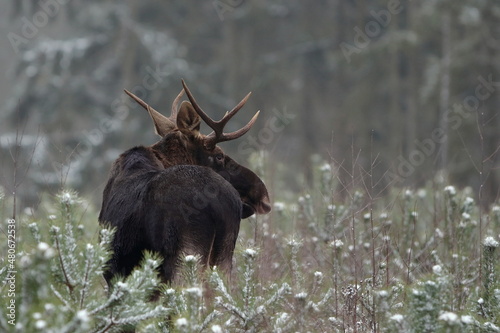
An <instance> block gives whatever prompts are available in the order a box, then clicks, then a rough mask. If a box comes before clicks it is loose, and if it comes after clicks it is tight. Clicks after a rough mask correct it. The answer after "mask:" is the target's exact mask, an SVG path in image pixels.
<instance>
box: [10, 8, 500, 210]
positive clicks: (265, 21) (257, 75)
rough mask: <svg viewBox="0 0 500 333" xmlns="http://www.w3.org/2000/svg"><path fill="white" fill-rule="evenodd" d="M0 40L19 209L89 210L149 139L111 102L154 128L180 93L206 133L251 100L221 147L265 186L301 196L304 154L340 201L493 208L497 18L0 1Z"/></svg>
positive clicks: (499, 175)
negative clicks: (475, 202)
mask: <svg viewBox="0 0 500 333" xmlns="http://www.w3.org/2000/svg"><path fill="white" fill-rule="evenodd" d="M0 28H1V32H2V33H1V34H0V35H1V38H0V70H1V75H2V79H1V80H0V94H1V96H2V100H3V103H2V106H1V107H0V110H1V111H0V154H1V155H0V156H1V161H0V167H1V174H0V176H1V179H0V182H1V185H2V186H3V187H4V188H5V191H8V192H12V191H13V190H14V188H15V187H16V185H15V183H16V184H17V185H19V189H18V192H19V195H20V197H21V198H22V199H23V200H24V201H23V203H24V205H36V203H37V202H38V196H39V193H42V192H46V191H49V192H52V193H56V192H57V190H58V189H59V188H60V187H61V184H66V185H67V186H70V187H73V188H75V189H76V190H78V191H79V192H80V193H81V194H82V196H85V197H89V198H90V197H92V198H94V199H95V202H96V203H99V202H100V198H101V193H102V189H103V186H104V183H105V182H106V180H107V176H108V171H109V168H110V166H111V163H112V161H113V160H114V159H115V158H116V157H117V156H118V154H119V153H121V152H123V151H124V150H126V149H128V148H130V147H132V146H135V145H140V144H143V145H149V144H152V143H154V142H155V140H156V137H155V134H154V133H153V127H152V124H151V122H150V119H149V117H148V116H147V113H146V112H145V111H144V110H142V109H140V108H139V107H138V106H136V105H135V104H133V103H132V102H130V101H129V98H128V97H126V96H125V95H124V93H123V89H124V88H125V89H128V90H131V91H132V92H134V93H136V94H137V95H138V96H140V97H141V98H143V99H144V100H146V101H147V102H149V104H150V105H152V106H153V107H155V108H156V109H157V110H159V111H163V112H165V113H168V112H169V110H170V105H171V103H172V100H173V98H174V97H175V96H176V95H177V93H178V92H179V91H180V89H181V78H184V79H185V80H186V82H187V83H188V85H189V87H190V88H191V90H192V91H193V93H194V95H195V96H196V98H197V100H198V102H199V104H200V105H201V106H202V107H203V108H204V109H205V110H206V111H207V112H208V113H209V114H210V115H211V116H212V117H214V118H218V117H222V115H223V114H224V112H225V110H227V109H230V108H231V107H232V106H234V105H235V104H236V103H237V102H238V101H239V100H240V99H241V98H242V97H243V96H244V95H245V94H246V93H247V92H248V91H252V92H253V95H252V97H251V98H250V100H249V101H248V103H247V105H246V106H245V108H244V111H242V112H240V114H239V115H238V116H237V117H236V119H234V120H233V121H232V123H231V126H234V128H237V127H241V126H242V125H243V124H245V123H246V122H247V121H248V120H249V119H250V117H251V116H252V115H253V114H254V112H255V111H256V110H258V109H260V110H262V113H261V115H260V119H259V120H258V122H257V124H256V125H255V126H254V128H253V129H252V131H250V132H249V133H248V134H247V135H246V136H245V137H243V138H242V139H240V140H237V141H239V142H231V143H225V144H223V145H222V147H223V148H224V149H225V150H226V152H227V153H228V154H230V155H231V156H232V157H234V158H235V159H236V160H238V161H239V162H240V163H242V164H248V160H249V159H250V158H251V156H252V154H253V153H257V152H259V151H266V152H267V156H268V160H267V164H268V165H269V166H271V169H272V170H273V172H274V175H273V177H271V179H266V181H267V182H269V183H272V182H274V181H275V180H274V178H276V179H277V178H279V179H282V181H283V182H284V183H285V184H286V186H287V187H288V188H289V189H291V190H295V191H300V190H302V189H304V188H307V186H308V184H310V178H311V177H312V175H310V173H311V172H310V171H309V170H310V167H309V165H310V161H311V156H313V155H319V156H321V157H322V158H323V159H325V160H328V161H331V163H332V164H334V165H335V166H336V167H338V169H339V173H338V177H339V179H340V180H341V182H342V184H347V183H349V182H350V181H352V179H361V178H363V177H365V176H366V175H373V178H372V179H373V180H374V181H373V182H374V187H376V188H377V189H378V190H380V191H383V190H384V189H386V188H387V187H388V186H392V185H395V186H410V187H411V186H418V185H422V184H423V183H426V182H428V181H434V180H435V179H436V175H439V177H440V181H442V182H448V181H449V182H451V183H453V184H456V185H459V186H473V188H474V189H475V193H478V194H479V193H481V197H480V198H478V199H480V200H482V201H483V203H490V202H493V201H495V200H496V199H497V198H498V196H499V193H498V190H499V186H498V185H499V182H500V170H498V169H499V168H498V167H499V165H500V164H499V162H500V161H499V156H498V154H497V152H498V149H499V147H500V131H499V129H500V117H498V115H499V110H500V3H499V2H497V1H486V0H485V1H471V0H422V1H401V2H400V1H397V0H389V1H380V0H362V1H361V0H350V1H343V0H322V1H311V2H307V3H306V2H305V1H298V0H288V1H281V0H268V1H261V0H254V1H244V0H214V1H203V2H195V1H165V2H161V1H152V0H144V1H140V2H139V1H131V0H129V1H117V0H107V1H102V0H101V1H91V0H87V1H83V0H39V1H38V0H12V1H2V2H0ZM16 131H18V139H17V140H16ZM205 131H207V130H206V129H205ZM21 134H23V135H22V141H20V137H21ZM13 161H15V163H14V162H13ZM16 165H17V170H18V172H17V175H16V176H15V177H14V168H15V166H16ZM353 165H354V167H353ZM28 168H29V171H28V172H27V173H26V174H25V171H24V170H27V169H28ZM298 174H304V175H306V176H305V177H299V176H297V175H298ZM21 182H22V184H21ZM482 185H484V186H483V187H481V186H482ZM273 187H274V186H271V188H273ZM480 188H481V191H480V190H479V189H480ZM274 195H275V196H278V195H279V194H277V193H274Z"/></svg>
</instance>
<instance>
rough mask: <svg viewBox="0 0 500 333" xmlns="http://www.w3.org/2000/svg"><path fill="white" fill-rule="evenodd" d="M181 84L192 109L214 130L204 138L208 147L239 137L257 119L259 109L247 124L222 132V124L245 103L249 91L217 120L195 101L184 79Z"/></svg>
mask: <svg viewBox="0 0 500 333" xmlns="http://www.w3.org/2000/svg"><path fill="white" fill-rule="evenodd" d="M182 86H183V87H184V90H185V91H186V94H187V96H188V98H189V101H190V102H191V104H192V105H193V107H194V109H195V110H196V112H197V113H198V115H199V116H200V117H201V118H202V119H203V121H205V123H206V124H207V125H208V126H210V128H212V129H213V130H214V132H212V133H210V134H209V135H208V136H207V138H206V145H207V146H208V147H213V146H215V145H216V144H217V143H218V142H224V141H229V140H234V139H237V138H239V137H240V136H242V135H244V134H245V133H246V132H248V130H250V128H251V127H252V126H253V124H254V123H255V121H256V120H257V117H258V116H259V113H260V111H257V113H256V114H255V115H254V116H253V117H252V119H250V121H249V122H248V124H246V125H245V126H244V127H242V128H240V129H239V130H237V131H234V132H231V133H224V126H225V125H226V124H227V122H228V121H229V120H230V119H231V118H232V117H233V116H234V115H235V114H236V113H237V112H238V111H239V110H240V109H241V108H242V107H243V105H245V103H246V102H247V100H248V98H249V97H250V95H251V93H248V94H247V95H246V96H245V97H244V98H243V99H242V100H241V101H240V102H239V103H238V104H237V105H236V106H235V107H234V108H233V109H232V110H231V111H229V112H226V114H225V115H224V117H223V118H222V119H221V120H219V121H214V120H213V119H212V118H210V117H209V116H208V115H207V114H206V113H205V112H204V111H203V110H202V109H201V108H200V106H199V105H198V103H196V100H195V99H194V97H193V94H191V91H190V90H189V88H188V87H187V85H186V83H185V82H184V80H182Z"/></svg>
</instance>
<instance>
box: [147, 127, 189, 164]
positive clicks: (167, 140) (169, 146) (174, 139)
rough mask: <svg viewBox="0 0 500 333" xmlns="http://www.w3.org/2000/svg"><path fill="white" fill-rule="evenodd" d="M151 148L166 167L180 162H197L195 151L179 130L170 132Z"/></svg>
mask: <svg viewBox="0 0 500 333" xmlns="http://www.w3.org/2000/svg"><path fill="white" fill-rule="evenodd" d="M149 148H150V149H151V151H152V152H153V153H154V154H155V156H156V158H157V159H158V160H159V161H160V162H161V164H162V165H163V167H164V168H168V167H171V166H174V165H179V164H197V163H196V161H195V159H194V155H193V153H192V152H191V151H190V149H189V147H188V145H187V143H186V142H185V141H184V140H183V139H182V136H181V135H180V133H178V132H173V133H171V134H168V135H167V136H166V137H164V138H162V139H161V140H160V141H158V142H157V143H155V144H154V145H152V146H150V147H149Z"/></svg>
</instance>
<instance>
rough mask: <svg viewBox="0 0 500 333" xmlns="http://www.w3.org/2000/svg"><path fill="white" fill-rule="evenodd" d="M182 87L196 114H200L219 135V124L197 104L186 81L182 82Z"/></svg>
mask: <svg viewBox="0 0 500 333" xmlns="http://www.w3.org/2000/svg"><path fill="white" fill-rule="evenodd" d="M182 87H183V88H184V91H185V92H186V95H187V97H188V98H189V101H190V102H191V104H192V105H193V107H194V109H195V110H196V113H198V115H199V116H200V117H201V119H203V121H204V122H205V123H206V124H207V125H208V126H210V128H211V129H213V130H214V131H215V133H217V131H218V130H217V122H215V121H214V120H213V119H212V118H210V117H209V116H208V115H207V114H206V113H205V111H203V110H202V109H201V107H200V106H199V105H198V103H196V100H195V99H194V96H193V94H192V93H191V91H190V90H189V88H188V87H187V85H186V82H184V80H182Z"/></svg>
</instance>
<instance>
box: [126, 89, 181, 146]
mask: <svg viewBox="0 0 500 333" xmlns="http://www.w3.org/2000/svg"><path fill="white" fill-rule="evenodd" d="M125 93H126V94H127V95H129V96H130V97H132V99H133V100H134V101H136V102H137V103H138V104H139V105H140V106H142V107H143V108H144V109H146V111H148V113H149V115H150V116H151V118H152V119H153V122H154V124H155V130H156V133H157V134H158V135H160V136H165V135H166V134H167V133H168V132H170V131H172V130H174V129H175V128H176V126H177V125H176V122H177V106H178V105H179V101H180V100H181V97H182V95H184V89H182V90H181V92H180V93H179V94H178V95H177V97H176V98H175V99H174V102H173V103H172V113H171V114H170V117H165V116H164V115H162V114H161V113H160V112H158V111H156V110H155V109H153V108H152V107H151V106H149V105H148V104H147V103H146V102H144V101H143V100H142V99H140V98H139V97H137V96H136V95H134V94H133V93H131V92H130V91H128V90H126V89H125Z"/></svg>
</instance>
